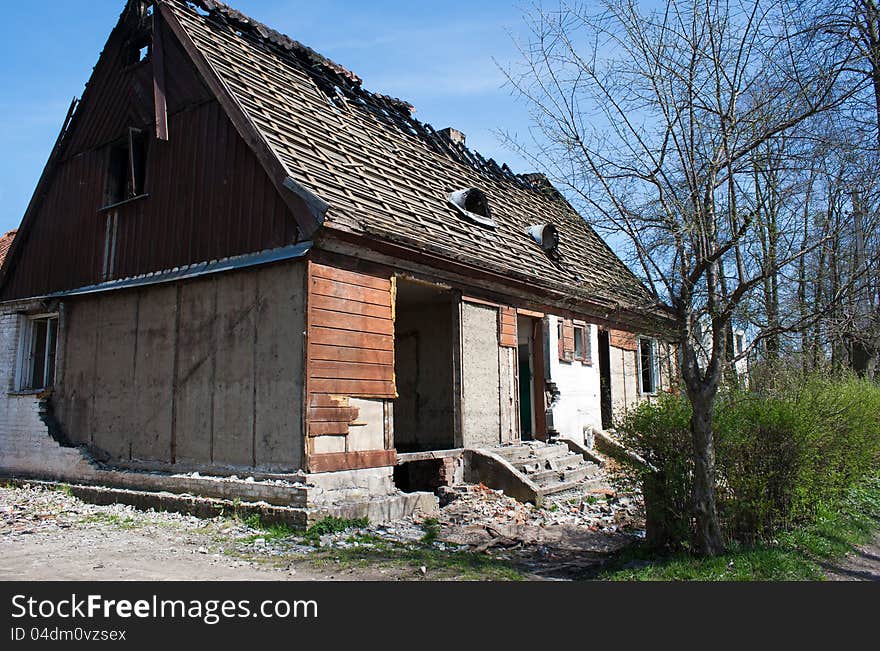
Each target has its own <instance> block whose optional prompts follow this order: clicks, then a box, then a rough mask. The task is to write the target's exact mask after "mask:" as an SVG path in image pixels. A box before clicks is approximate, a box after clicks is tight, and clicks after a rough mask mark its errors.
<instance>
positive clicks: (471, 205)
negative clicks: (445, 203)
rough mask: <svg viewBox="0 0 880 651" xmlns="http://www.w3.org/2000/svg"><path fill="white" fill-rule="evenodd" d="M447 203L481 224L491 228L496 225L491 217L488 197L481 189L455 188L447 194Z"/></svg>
mask: <svg viewBox="0 0 880 651" xmlns="http://www.w3.org/2000/svg"><path fill="white" fill-rule="evenodd" d="M449 203H450V204H452V206H453V207H454V208H455V209H456V210H458V212H459V213H461V214H462V215H463V216H464V217H467V218H468V219H470V220H471V221H473V222H476V223H477V224H480V225H481V226H490V227H492V228H496V227H497V226H498V225H497V224H496V223H495V221H494V220H493V219H492V211H491V210H489V198H488V197H487V196H486V194H485V193H484V192H483V191H482V190H478V189H477V188H465V189H462V190H456V191H455V192H453V193H452V194H450V195H449Z"/></svg>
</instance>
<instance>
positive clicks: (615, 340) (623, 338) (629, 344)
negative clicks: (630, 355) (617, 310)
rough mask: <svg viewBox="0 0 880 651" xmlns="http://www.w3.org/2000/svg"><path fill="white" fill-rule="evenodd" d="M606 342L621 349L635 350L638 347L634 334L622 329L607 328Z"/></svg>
mask: <svg viewBox="0 0 880 651" xmlns="http://www.w3.org/2000/svg"><path fill="white" fill-rule="evenodd" d="M608 343H609V344H611V345H612V346H614V347H615V348H622V349H623V350H637V349H638V347H639V345H638V338H637V337H636V335H635V334H633V333H632V332H626V331H624V330H609V331H608Z"/></svg>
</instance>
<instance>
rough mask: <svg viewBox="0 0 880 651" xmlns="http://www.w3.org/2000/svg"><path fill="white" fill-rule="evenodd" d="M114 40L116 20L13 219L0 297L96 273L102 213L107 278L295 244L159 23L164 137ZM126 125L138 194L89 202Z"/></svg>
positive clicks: (285, 217) (258, 175) (137, 76)
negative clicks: (38, 185) (26, 209)
mask: <svg viewBox="0 0 880 651" xmlns="http://www.w3.org/2000/svg"><path fill="white" fill-rule="evenodd" d="M125 41H126V34H125V32H124V30H122V29H120V28H117V30H115V31H114V33H113V34H111V36H110V40H109V41H108V43H107V45H106V46H105V49H104V53H103V54H102V56H101V59H100V60H99V62H98V65H97V66H96V67H95V72H94V74H93V76H92V78H91V79H90V81H89V84H88V87H87V90H86V92H85V94H84V95H83V99H82V102H81V103H80V105H79V107H78V109H77V112H76V115H75V116H74V118H73V120H72V122H71V125H70V127H69V129H68V131H67V133H66V135H65V137H64V139H63V141H62V145H61V147H62V148H61V150H60V153H59V155H58V157H57V162H56V163H55V164H54V166H53V167H52V168H51V169H48V170H47V178H46V182H45V184H44V187H43V188H42V190H41V192H40V193H39V194H38V195H35V197H34V201H33V202H32V203H33V204H34V208H33V211H32V214H30V215H29V216H28V218H27V222H28V223H26V224H23V227H22V233H21V237H22V241H21V242H19V243H18V244H17V245H16V247H17V249H18V250H17V251H16V252H15V260H14V265H12V266H11V267H10V272H9V273H8V275H7V278H6V281H5V283H4V286H3V287H2V289H0V298H2V299H12V298H21V297H26V296H39V295H43V294H47V293H52V292H56V291H62V290H67V289H74V288H77V287H82V286H86V285H90V284H94V283H98V282H101V281H102V280H105V277H104V274H103V271H104V257H105V237H106V229H107V219H108V216H110V215H112V214H115V215H116V224H117V234H116V255H115V261H114V264H113V273H112V275H111V276H110V278H123V277H128V276H133V275H139V274H144V273H149V272H153V271H161V270H165V269H171V268H174V267H178V266H184V265H187V264H192V263H195V262H202V261H207V260H212V259H219V258H224V257H229V256H234V255H241V254H245V253H251V252H256V251H261V250H264V249H271V248H276V247H281V246H285V245H288V244H292V243H294V242H296V241H297V227H296V222H295V220H294V218H293V216H292V214H291V213H290V210H289V208H288V206H287V205H286V204H285V202H284V201H283V199H282V197H281V195H280V194H279V192H278V190H277V189H276V187H275V185H274V184H273V182H272V180H271V179H270V178H269V177H268V175H267V174H266V172H265V170H264V168H263V167H262V165H261V163H260V162H259V160H258V159H257V157H256V156H255V155H254V154H253V152H252V150H251V149H250V148H249V146H248V145H247V144H246V142H245V141H244V140H243V139H242V138H241V136H240V135H239V133H238V131H237V130H236V129H235V127H234V126H233V124H232V123H231V121H230V120H229V118H228V117H227V116H226V114H225V113H224V111H223V110H222V108H221V107H220V105H219V104H218V103H217V102H216V101H215V100H213V99H212V98H211V94H210V92H209V91H208V90H207V89H206V88H205V86H204V84H203V83H202V81H201V79H200V77H199V76H198V73H197V72H196V70H195V68H194V66H193V65H192V63H191V62H190V61H189V60H188V58H187V57H186V55H185V54H184V53H183V51H182V49H181V47H180V46H179V44H178V43H177V41H176V39H175V38H174V36H173V35H172V34H170V31H169V30H167V29H166V30H163V45H164V48H163V54H164V60H165V87H166V96H167V107H168V113H169V115H168V132H169V140H168V141H167V142H166V141H161V140H157V139H156V138H155V129H154V125H153V122H154V119H155V115H154V106H153V79H152V65H151V62H150V61H149V60H148V61H146V62H142V63H139V64H135V65H134V66H125V65H124V59H123V56H124V54H123V53H124V43H125ZM59 117H60V116H59ZM128 127H136V128H141V129H143V130H144V131H145V133H147V134H148V140H147V147H146V149H147V154H146V178H145V188H144V189H145V193H146V194H147V195H148V196H147V197H145V198H141V199H136V200H133V201H129V202H126V203H123V204H121V205H119V206H118V207H116V208H112V209H109V210H101V208H102V206H103V205H104V204H105V191H106V185H107V182H106V179H107V170H108V158H109V149H110V146H111V145H112V143H113V142H115V141H117V140H118V139H119V138H120V137H122V136H123V135H125V133H126V130H127V129H128Z"/></svg>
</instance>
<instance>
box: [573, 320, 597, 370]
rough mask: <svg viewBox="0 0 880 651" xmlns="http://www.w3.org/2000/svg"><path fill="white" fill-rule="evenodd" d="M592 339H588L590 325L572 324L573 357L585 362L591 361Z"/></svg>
mask: <svg viewBox="0 0 880 651" xmlns="http://www.w3.org/2000/svg"><path fill="white" fill-rule="evenodd" d="M591 346H592V341H591V340H590V326H588V325H586V324H575V325H574V358H575V359H578V360H580V361H582V362H584V363H585V364H591V363H592V352H593V351H592V348H591Z"/></svg>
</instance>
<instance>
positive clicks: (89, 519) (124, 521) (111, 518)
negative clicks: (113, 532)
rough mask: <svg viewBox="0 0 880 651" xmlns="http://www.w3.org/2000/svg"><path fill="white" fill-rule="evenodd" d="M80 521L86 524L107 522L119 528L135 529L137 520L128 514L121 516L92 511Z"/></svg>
mask: <svg viewBox="0 0 880 651" xmlns="http://www.w3.org/2000/svg"><path fill="white" fill-rule="evenodd" d="M81 522H84V523H88V524H107V525H110V526H113V527H117V528H119V529H135V528H137V527H138V522H137V520H135V519H134V518H133V517H131V516H130V515H126V516H124V517H123V516H121V515H116V514H115V513H92V514H89V515H87V516H85V517H84V518H83V519H82V520H81Z"/></svg>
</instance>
